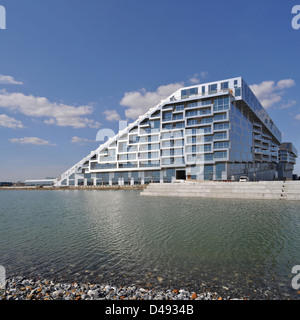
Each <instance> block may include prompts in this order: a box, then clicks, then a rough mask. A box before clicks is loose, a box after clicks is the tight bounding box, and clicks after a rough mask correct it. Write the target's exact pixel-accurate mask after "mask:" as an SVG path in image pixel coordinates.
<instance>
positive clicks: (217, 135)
mask: <svg viewBox="0 0 300 320" xmlns="http://www.w3.org/2000/svg"><path fill="white" fill-rule="evenodd" d="M222 139H227V132H220V133H215V134H214V140H222Z"/></svg>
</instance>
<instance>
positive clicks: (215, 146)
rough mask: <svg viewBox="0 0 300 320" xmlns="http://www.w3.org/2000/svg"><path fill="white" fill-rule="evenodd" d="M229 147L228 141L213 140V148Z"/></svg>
mask: <svg viewBox="0 0 300 320" xmlns="http://www.w3.org/2000/svg"><path fill="white" fill-rule="evenodd" d="M227 148H229V142H228V141H226V142H215V143H214V149H227Z"/></svg>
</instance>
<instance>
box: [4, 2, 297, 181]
mask: <svg viewBox="0 0 300 320" xmlns="http://www.w3.org/2000/svg"><path fill="white" fill-rule="evenodd" d="M297 4H300V1H298V3H297V1H287V0H284V1H283V0H282V1H276V2H275V1H268V0H260V1H256V0H254V1H251V2H250V1H247V2H246V1H240V0H229V1H217V0H216V1H201V0H184V1H182V0H160V1H158V0H147V1H145V0H105V1H103V0H85V1H83V0H59V1H58V0H51V1H50V0H43V1H41V0H26V1H24V0H0V5H2V6H4V7H5V8H6V15H7V17H6V18H7V25H6V30H0V150H1V152H0V164H1V166H0V181H5V180H8V181H17V180H25V179H31V178H32V179H34V178H44V177H49V176H53V177H57V176H59V175H60V174H61V173H62V172H64V171H65V170H66V169H68V168H69V167H71V166H72V165H73V164H75V163H76V162H77V161H79V160H80V159H81V158H82V157H84V156H86V155H87V154H88V153H89V152H90V151H91V150H94V149H96V148H97V147H98V145H99V142H96V141H95V137H96V134H97V132H98V130H99V129H101V128H111V129H113V130H114V131H117V128H118V120H119V119H122V120H126V119H127V120H128V121H129V122H132V121H133V120H134V119H135V118H136V117H137V116H138V115H139V114H141V113H144V111H146V110H147V109H148V108H150V107H152V106H154V105H153V103H155V104H156V102H158V101H157V100H160V99H162V98H164V96H167V95H169V94H171V93H172V91H175V90H176V89H178V88H179V87H180V86H183V85H186V86H187V85H192V84H194V83H200V82H210V81H215V80H221V79H226V78H230V77H235V76H242V77H243V78H244V79H245V80H246V82H247V83H248V84H249V85H256V86H253V88H254V89H255V91H256V93H257V95H258V97H259V98H260V100H261V101H262V102H263V104H264V106H265V107H266V108H267V110H268V112H269V114H270V116H271V117H272V118H273V120H274V122H275V123H276V124H277V126H278V127H279V129H280V130H281V132H282V133H283V140H284V141H292V142H293V143H294V144H295V146H296V147H297V149H298V150H299V151H300V139H299V137H300V91H299V86H300V72H299V68H300V67H299V52H300V29H299V30H294V29H293V28H292V26H291V20H292V18H293V15H292V13H291V10H292V7H293V6H294V5H297ZM298 162H299V163H300V160H299V161H298ZM296 172H297V173H299V174H300V165H299V164H298V165H297V167H296Z"/></svg>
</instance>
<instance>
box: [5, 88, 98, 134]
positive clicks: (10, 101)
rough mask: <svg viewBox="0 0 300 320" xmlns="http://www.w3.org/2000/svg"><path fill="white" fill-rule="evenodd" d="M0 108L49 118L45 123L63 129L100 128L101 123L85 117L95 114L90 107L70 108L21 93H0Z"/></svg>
mask: <svg viewBox="0 0 300 320" xmlns="http://www.w3.org/2000/svg"><path fill="white" fill-rule="evenodd" d="M0 107H2V108H6V109H8V110H9V111H11V112H19V113H22V114H24V115H26V116H30V117H44V118H47V119H46V120H45V121H44V123H46V124H52V125H57V126H61V127H67V126H69V127H74V128H85V127H91V128H99V126H100V125H101V124H100V123H99V122H97V121H94V120H91V119H88V118H86V117H84V116H86V115H90V114H92V113H93V107H92V106H90V105H84V106H79V107H75V106H70V105H66V104H63V103H52V102H50V101H49V100H48V99H47V98H44V97H35V96H33V95H24V94H23V93H20V92H14V93H8V92H6V91H3V90H2V91H0Z"/></svg>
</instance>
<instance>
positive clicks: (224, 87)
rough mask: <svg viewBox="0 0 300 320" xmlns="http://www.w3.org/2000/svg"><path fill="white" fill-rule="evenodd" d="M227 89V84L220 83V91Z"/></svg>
mask: <svg viewBox="0 0 300 320" xmlns="http://www.w3.org/2000/svg"><path fill="white" fill-rule="evenodd" d="M228 88H229V82H228V81H227V82H222V83H221V90H224V89H228Z"/></svg>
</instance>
